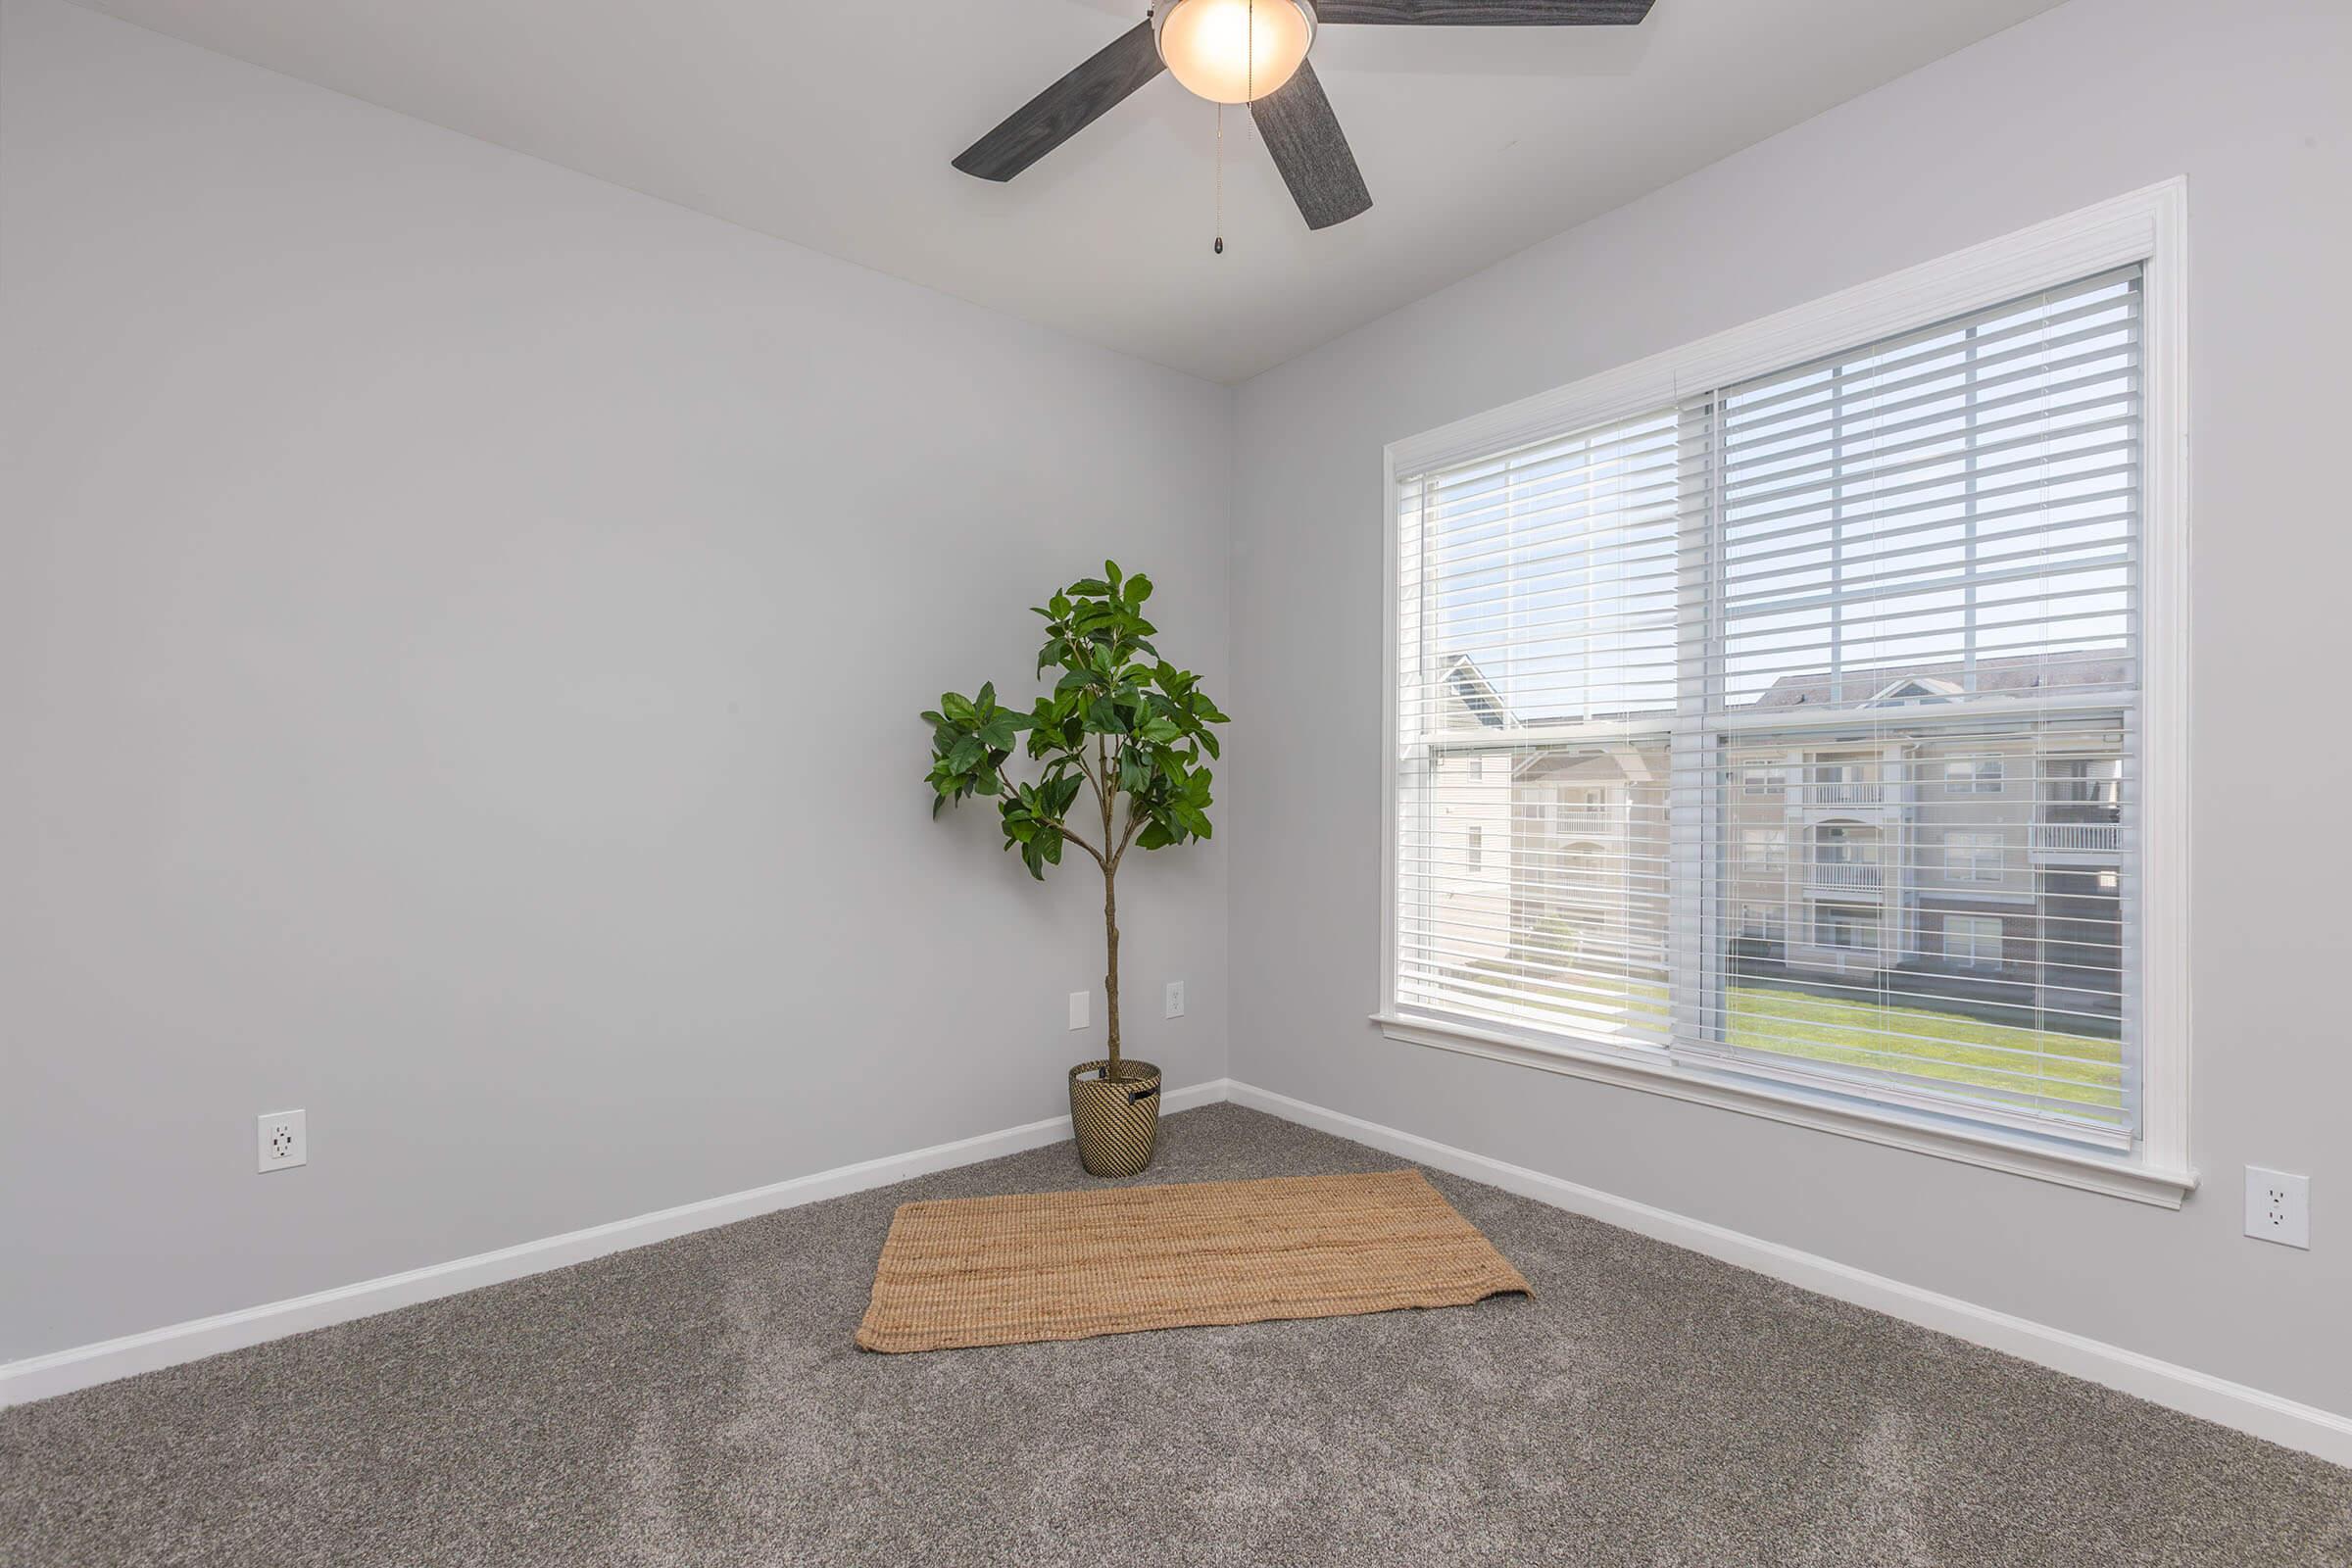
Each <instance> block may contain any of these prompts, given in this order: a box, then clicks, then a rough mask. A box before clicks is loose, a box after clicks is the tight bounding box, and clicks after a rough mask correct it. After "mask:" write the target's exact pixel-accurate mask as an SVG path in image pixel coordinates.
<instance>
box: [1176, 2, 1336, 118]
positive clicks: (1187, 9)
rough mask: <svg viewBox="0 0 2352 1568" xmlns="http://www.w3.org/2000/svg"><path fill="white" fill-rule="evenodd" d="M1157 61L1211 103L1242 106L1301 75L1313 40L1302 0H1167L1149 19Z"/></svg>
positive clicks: (1309, 10) (1310, 12)
mask: <svg viewBox="0 0 2352 1568" xmlns="http://www.w3.org/2000/svg"><path fill="white" fill-rule="evenodd" d="M1152 34H1153V36H1154V37H1155V38H1156V39H1157V40H1158V43H1159V58H1160V59H1162V60H1164V61H1166V62H1167V66H1168V71H1169V73H1171V74H1172V75H1174V76H1175V78H1176V79H1177V80H1178V81H1180V82H1182V83H1183V84H1184V85H1185V87H1186V88H1188V89H1189V90H1191V91H1193V92H1196V93H1198V94H1200V95H1201V97H1203V98H1206V99H1207V100H1208V101H1209V102H1211V103H1218V104H1246V103H1248V102H1250V100H1251V99H1254V98H1263V97H1264V96H1265V95H1266V94H1268V93H1270V92H1273V91H1275V90H1277V89H1278V88H1280V87H1281V86H1282V85H1283V83H1285V82H1287V81H1289V80H1290V79H1291V78H1292V77H1293V76H1295V75H1297V74H1298V73H1299V63H1300V62H1302V61H1303V60H1305V59H1306V51H1307V48H1308V46H1309V45H1311V44H1312V43H1313V42H1314V41H1315V8H1314V7H1313V6H1312V5H1309V4H1308V3H1307V0H1168V3H1167V4H1164V5H1162V6H1161V7H1160V8H1159V10H1158V12H1157V13H1156V14H1155V15H1154V16H1153V18H1152Z"/></svg>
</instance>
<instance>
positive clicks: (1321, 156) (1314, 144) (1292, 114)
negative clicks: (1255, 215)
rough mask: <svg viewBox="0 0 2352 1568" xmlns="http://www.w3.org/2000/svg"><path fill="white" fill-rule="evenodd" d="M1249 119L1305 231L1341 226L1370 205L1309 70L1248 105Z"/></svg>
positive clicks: (1351, 155)
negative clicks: (1334, 225) (1295, 203)
mask: <svg viewBox="0 0 2352 1568" xmlns="http://www.w3.org/2000/svg"><path fill="white" fill-rule="evenodd" d="M1250 118H1251V119H1253V120H1255V121H1256V122H1257V133H1258V134H1259V135H1261V136H1263V137H1265V138H1266V151H1268V152H1270V153H1272V154H1273V155H1274V167H1275V168H1276V169H1279V170H1281V171H1282V182H1283V183H1284V184H1286V185H1288V186H1290V187H1291V199H1292V200H1293V201H1295V202H1297V203H1298V204H1299V215H1300V216H1301V217H1303V218H1304V219H1305V220H1306V226H1307V227H1309V228H1329V227H1330V226H1331V225H1332V224H1334V223H1345V222H1346V221H1348V220H1349V219H1350V218H1353V217H1354V216H1355V215H1356V214H1358V213H1360V212H1363V211H1364V210H1366V209H1367V208H1369V207H1370V206H1371V205H1372V193H1371V192H1370V191H1368V190H1366V189H1364V176H1363V172H1361V171H1360V170H1358V169H1357V168H1356V167H1355V153H1354V152H1353V151H1352V150H1351V149H1350V148H1349V147H1348V137H1347V135H1346V134H1345V133H1344V132H1342V131H1341V129H1340V117H1339V116H1337V115H1335V114H1333V113H1332V112H1331V100H1330V99H1329V98H1326V97H1324V96H1323V83H1322V82H1320V81H1318V80H1316V79H1315V68H1314V67H1313V66H1312V65H1310V64H1308V63H1307V62H1305V61H1303V60H1302V61H1300V62H1299V73H1298V74H1297V75H1295V76H1293V77H1292V78H1291V79H1290V80H1289V81H1287V82H1285V83H1284V84H1283V85H1282V86H1281V87H1279V88H1278V89H1276V90H1275V91H1273V92H1270V93H1268V94H1267V95H1266V96H1265V97H1263V98H1260V99H1258V100H1257V101H1256V102H1254V103H1252V104H1251V105H1250Z"/></svg>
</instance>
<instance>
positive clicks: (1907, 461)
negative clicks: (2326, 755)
mask: <svg viewBox="0 0 2352 1568" xmlns="http://www.w3.org/2000/svg"><path fill="white" fill-rule="evenodd" d="M2146 287H2147V278H2146V271H2145V270H2144V269H2143V267H2142V266H2140V265H2136V264H2127V265H2122V266H2116V267H2111V268H2110V269H2108V270H2103V271H2098V272H2095V273H2092V274H2090V275H2086V276H2081V277H2078V278H2075V279H2074V280H2072V281H2068V282H2064V283H2061V284H2058V285H2056V286H2048V287H2040V288H2036V289H2034V291H2033V292H2030V293H2024V294H2020V295H2016V296H2013V297H2008V298H2004V299H2000V300H1998V301H1997V302H1996V303H1992V304H1989V305H1984V306H1978V307H1975V308H1970V309H1965V310H1959V311H1955V312H1952V313H1950V314H1948V315H1945V316H1943V317H1941V318H1939V319H1934V320H1931V321H1929V322H1927V323H1926V324H1923V325H1918V326H1912V327H1907V328H1903V329H1900V330H1892V331H1887V332H1884V333H1882V334H1881V335H1878V336H1876V337H1872V338H1870V339H1868V340H1865V341H1859V342H1856V343H1854V344H1853V345H1852V346H1851V347H1848V348H1845V349H1841V350H1837V351H1834V352H1828V353H1820V354H1816V355H1814V356H1812V357H1808V358H1803V359H1799V360H1796V361H1794V362H1793V363H1789V364H1788V365H1786V366H1785V367H1783V368H1773V369H1769V370H1766V371H1764V372H1762V373H1747V374H1744V375H1741V376H1739V377H1726V378H1724V379H1722V380H1720V381H1716V382H1712V383H1709V382H1698V383H1695V384H1693V383H1692V382H1691V381H1688V380H1686V379H1684V377H1683V376H1682V375H1681V374H1679V373H1678V374H1676V375H1675V376H1674V377H1673V378H1672V381H1671V384H1672V385H1673V387H1674V394H1673V395H1672V396H1670V397H1668V398H1667V399H1665V400H1664V401H1660V402H1658V403H1655V404H1652V405H1650V406H1648V407H1645V408H1635V409H1632V410H1630V411H1629V412H1624V413H1620V414H1616V415H1613V416H1610V417H1604V418H1601V419H1599V420H1597V421H1588V422H1586V423H1583V424H1577V425H1572V426H1569V427H1564V428H1561V429H1559V430H1557V432H1556V433H1544V432H1543V431H1541V430H1532V431H1525V432H1521V433H1519V434H1517V436H1516V438H1515V439H1508V440H1505V441H1501V442H1497V443H1496V444H1495V445H1493V446H1492V447H1490V448H1488V449H1486V450H1474V451H1470V452H1459V451H1457V452H1454V453H1451V454H1449V455H1447V456H1446V457H1445V458H1444V460H1443V461H1429V462H1424V463H1420V464H1411V463H1400V464H1398V465H1397V476H1396V478H1397V482H1396V496H1397V540H1396V544H1397V557H1396V569H1397V576H1396V590H1397V600H1396V604H1397V621H1396V626H1395V647H1396V650H1397V664H1396V667H1395V690H1394V703H1395V708H1394V731H1395V737H1396V748H1397V749H1396V754H1395V755H1396V763H1397V771H1396V775H1395V780H1394V795H1393V802H1394V840H1393V843H1392V845H1391V864H1392V866H1393V872H1394V874H1393V879H1392V885H1391V888H1390V890H1389V895H1390V923H1389V933H1390V935H1389V942H1390V947H1389V955H1388V956H1389V965H1388V967H1389V975H1388V980H1389V995H1388V998H1387V1002H1386V1005H1385V1007H1384V1017H1385V1018H1388V1019H1391V1020H1394V1021H1400V1022H1403V1023H1406V1024H1411V1023H1413V1022H1415V1021H1419V1020H1426V1021H1428V1022H1431V1023H1435V1024H1439V1025H1445V1026H1453V1027H1457V1028H1459V1029H1462V1030H1464V1031H1467V1032H1468V1033H1470V1034H1472V1035H1475V1036H1477V1037H1478V1038H1482V1039H1492V1040H1496V1041H1506V1042H1508V1041H1516V1042H1525V1043H1526V1044H1527V1045H1528V1046H1530V1047H1531V1048H1533V1049H1535V1050H1538V1051H1541V1050H1544V1049H1547V1048H1551V1049H1559V1050H1565V1051H1570V1052H1587V1051H1599V1052H1602V1053H1604V1054H1614V1057H1615V1059H1626V1060H1636V1059H1647V1060H1651V1061H1653V1062H1658V1063H1664V1064H1667V1065H1668V1066H1669V1067H1670V1068H1671V1070H1673V1071H1675V1072H1677V1073H1681V1074H1693V1073H1696V1074H1704V1075H1708V1076H1709V1077H1710V1080H1711V1081H1712V1080H1721V1081H1725V1082H1729V1083H1733V1084H1735V1085H1736V1084H1738V1083H1740V1082H1741V1081H1744V1082H1746V1083H1748V1084H1749V1085H1750V1086H1751V1087H1753V1088H1755V1089H1757V1090H1759V1091H1761V1092H1765V1093H1772V1094H1779V1095H1789V1094H1794V1095H1797V1096H1800V1097H1808V1096H1809V1097H1819V1098H1820V1099H1821V1100H1822V1101H1823V1102H1825V1103H1836V1104H1845V1105H1859V1106H1864V1107H1868V1106H1878V1107H1884V1108H1886V1109H1888V1110H1893V1111H1896V1112H1900V1113H1902V1114H1904V1115H1907V1116H1915V1117H1925V1118H1927V1119H1928V1120H1929V1121H1930V1122H1933V1123H1937V1124H1943V1125H1949V1126H1953V1127H1956V1128H1958V1129H1959V1130H1960V1131H1962V1132H1963V1133H1965V1132H1966V1130H1967V1129H1968V1128H1970V1127H1974V1128H1977V1129H1978V1130H1979V1133H1980V1135H1982V1136H1987V1137H1992V1138H1996V1139H2018V1138H2023V1139H2027V1140H2040V1141H2047V1142H2048V1143H2049V1144H2052V1145H2059V1146H2063V1145H2074V1146H2078V1147H2087V1148H2092V1149H2097V1148H2105V1149H2110V1150H2119V1151H2120V1150H2135V1151H2137V1152H2141V1153H2142V1154H2143V1156H2144V1155H2145V1154H2146V1152H2147V1151H2146V1149H2145V1147H2144V1137H2145V1133H2146V1127H2147V1123H2146V1110H2147V1103H2148V1087H2149V1070H2150V1069H2149V1060H2150V1058H2149V1055H2148V1054H2147V1053H2146V1051H2145V1050H2144V1046H2145V1030H2146V1021H2147V1009H2146V1008H2145V1007H2144V1006H2143V999H2142V995H2141V974H2142V953H2143V949H2144V942H2145V922H2144V910H2145V905H2146V901H2145V899H2144V897H2143V889H2142V886H2141V870H2142V864H2141V855H2140V837H2141V836H2140V832H2139V824H2140V809H2141V799H2140V788H2141V781H2142V780H2143V778H2144V777H2145V772H2146V769H2145V756H2144V742H2145V736H2146V730H2147V722H2148V709H2147V703H2146V695H2147V679H2146V669H2147V665H2146V658H2147V650H2148V637H2149V627H2148V623H2147V617H2146V614H2145V585H2146V582H2147V573H2148V561H2147V555H2146V551H2147V544H2148V534H2147V528H2146V521H2145V514H2146V497H2147V495H2148V492H2149V488H2150V483H2151V478H2150V474H2149V471H2148V466H2147V456H2146V375H2147V368H2146V365H2145V363H2144V356H2143V346H2144V338H2145V333H2146V320H2147V313H2146V309H2145V300H2146ZM1723 357H1724V358H1726V359H1729V360H1733V361H1736V360H1737V359H1738V358H1739V356H1738V355H1736V354H1727V355H1725V356H1723ZM1626 379H1627V381H1628V384H1629V385H1630V384H1632V382H1633V381H1634V380H1635V379H1637V378H1633V377H1630V376H1629V377H1627V378H1626ZM1407 445H1408V446H1409V445H1410V444H1407ZM1441 445H1442V443H1441ZM1471 757H1479V758H1487V759H1495V760H1499V762H1500V767H1501V772H1502V774H1503V775H1506V776H1507V778H1508V780H1509V782H1508V786H1507V787H1508V789H1509V791H1510V794H1511V796H1512V802H1511V809H1509V810H1508V811H1507V812H1506V813H1504V815H1505V816H1506V818H1507V819H1508V820H1511V821H1514V822H1521V823H1528V822H1542V823H1543V824H1544V831H1543V832H1540V833H1529V832H1526V831H1525V830H1524V829H1523V831H1522V833H1521V837H1520V842H1519V843H1518V844H1516V845H1515V846H1514V849H1515V853H1514V855H1513V856H1512V858H1511V861H1510V874H1509V877H1508V886H1507V888H1505V889H1502V890H1500V894H1499V896H1498V897H1496V898H1495V899H1494V900H1491V901H1489V902H1488V903H1487V904H1486V905H1484V906H1482V907H1481V908H1480V909H1479V910H1478V911H1477V912H1476V914H1475V916H1466V915H1465V914H1464V912H1463V911H1461V910H1459V909H1448V908H1446V907H1443V906H1442V904H1441V903H1440V901H1438V900H1436V899H1434V898H1433V897H1432V890H1435V889H1440V888H1442V887H1443V886H1444V885H1445V871H1446V866H1445V865H1444V863H1443V862H1444V858H1445V854H1446V841H1445V839H1444V838H1443V837H1442V836H1441V835H1440V833H1439V831H1438V829H1437V827H1436V824H1439V823H1442V822H1444V821H1445V820H1446V819H1447V818H1449V817H1450V816H1452V815H1456V814H1459V813H1460V811H1462V810H1463V809H1465V808H1464V805H1463V803H1461V802H1458V801H1455V800H1452V799H1450V798H1449V794H1450V793H1451V792H1452V791H1454V790H1456V789H1458V788H1460V787H1461V786H1458V785H1456V784H1454V783H1453V782H1452V780H1453V779H1454V778H1455V777H1457V776H1458V775H1457V773H1456V771H1455V769H1456V768H1457V767H1458V763H1459V760H1462V759H1465V758H1471ZM2012 777H2023V778H2026V779H2028V780H2031V781H2032V782H2033V784H2034V788H2032V789H2018V790H2012V789H2009V788H2008V787H2007V783H2008V780H2009V779H2010V778H2012ZM1784 781H1788V782H1787V783H1786V784H1785V783H1784ZM1791 786H1792V787H1791ZM1490 787H1491V786H1490ZM1586 802H1594V803H1598V802H1609V803H1616V804H1615V806H1614V807H1613V808H1612V809H1606V810H1600V809H1593V810H1590V811H1587V810H1584V809H1583V803H1586ZM1571 839H1572V840H1573V842H1570V840H1571ZM1792 849H1793V850H1795V851H1796V854H1795V855H1794V856H1793V857H1792V856H1791V854H1790V851H1791V850H1792ZM1792 859H1793V860H1794V861H1795V864H1794V865H1793V866H1792V865H1791V860H1792ZM1956 883H1965V884H1970V885H1972V886H1974V887H1976V888H1978V889H1979V891H1974V892H1968V893H1960V892H1957V891H1955V892H1951V893H1946V892H1944V891H1942V890H1943V889H1945V888H1947V887H1950V886H1951V885H1953V884H1956ZM1954 899H1957V900H1960V901H1962V902H1961V904H1960V906H1959V912H1955V911H1954V910H1953V909H1952V908H1950V907H1948V906H1947V904H1946V901H1950V900H1954ZM1971 900H1973V901H1975V907H1970V906H1969V904H1968V903H1967V902H1966V901H1971ZM1988 906H1997V907H1988ZM2172 1087H2173V1086H2167V1088H2168V1092H2169V1091H2170V1090H2171V1088H2172ZM2172 1125H2173V1123H2172V1122H2171V1121H2170V1120H2169V1119H2168V1121H2167V1126H2168V1128H2169V1127H2170V1126H2172ZM2175 1153H2176V1152H2174V1151H2171V1150H2169V1149H2168V1150H2167V1151H2166V1155H2167V1157H2174V1156H2175Z"/></svg>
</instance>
